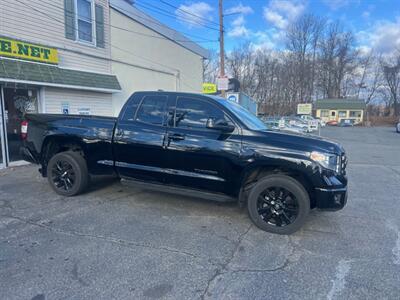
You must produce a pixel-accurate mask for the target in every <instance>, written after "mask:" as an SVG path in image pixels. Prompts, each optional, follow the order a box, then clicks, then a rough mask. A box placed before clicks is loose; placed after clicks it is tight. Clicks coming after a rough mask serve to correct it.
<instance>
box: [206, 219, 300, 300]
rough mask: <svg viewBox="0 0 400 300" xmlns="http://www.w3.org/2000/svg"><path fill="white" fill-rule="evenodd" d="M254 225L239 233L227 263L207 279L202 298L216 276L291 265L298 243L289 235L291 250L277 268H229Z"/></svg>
mask: <svg viewBox="0 0 400 300" xmlns="http://www.w3.org/2000/svg"><path fill="white" fill-rule="evenodd" d="M252 227H253V224H250V226H249V227H248V228H247V230H246V231H244V232H243V233H242V234H240V235H239V237H238V239H237V241H236V245H235V248H234V249H233V251H232V254H231V255H230V257H229V258H228V260H227V261H226V263H225V264H223V265H222V266H221V268H219V269H217V270H216V271H215V273H214V274H213V276H212V277H211V278H210V279H209V280H208V281H207V285H206V288H205V289H204V291H203V293H202V294H201V296H200V299H202V300H204V299H205V297H206V296H207V295H209V290H210V286H211V284H212V283H213V282H214V281H215V280H216V278H218V277H219V276H221V275H224V274H229V273H231V274H235V273H262V272H265V273H267V272H270V273H271V272H276V271H281V270H284V269H285V268H286V267H287V266H288V265H289V263H290V258H291V256H292V255H293V254H294V252H295V251H296V245H294V243H293V241H292V239H291V237H290V236H289V237H288V244H289V245H290V246H291V250H290V251H289V253H288V254H287V255H286V258H285V260H284V262H283V263H282V264H280V265H279V266H277V267H276V268H272V269H235V270H228V266H229V264H230V263H231V262H232V260H233V259H234V258H235V255H236V253H237V251H238V249H239V246H240V244H241V243H242V241H243V239H244V238H245V236H246V235H247V234H248V233H249V231H250V229H251V228H252Z"/></svg>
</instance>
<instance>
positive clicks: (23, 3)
mask: <svg viewBox="0 0 400 300" xmlns="http://www.w3.org/2000/svg"><path fill="white" fill-rule="evenodd" d="M15 1H16V2H18V3H20V4H22V5H25V6H26V7H29V8H30V9H32V10H34V11H36V12H38V13H40V14H42V15H44V16H46V17H48V18H49V19H52V20H54V21H56V22H58V23H60V24H62V25H64V26H67V24H65V22H63V21H60V20H59V19H57V18H55V17H53V16H51V15H49V14H46V13H45V12H43V11H41V10H39V9H36V8H35V7H32V6H30V5H29V4H27V3H25V2H22V1H20V0H15ZM71 28H73V29H75V27H74V26H71ZM77 31H78V32H82V31H81V30H79V29H77ZM84 33H85V32H84ZM42 36H45V35H43V34H42ZM104 44H108V45H109V46H110V47H112V48H115V49H118V50H120V51H123V52H125V53H127V54H129V55H131V56H132V57H135V58H140V59H142V60H145V61H148V62H150V63H153V64H155V65H159V66H162V67H164V68H167V69H170V70H173V71H174V72H178V74H179V77H184V76H182V73H181V72H180V70H179V69H175V68H173V67H170V66H167V65H164V64H161V63H159V62H155V61H152V60H150V59H148V58H145V57H142V56H140V55H137V54H133V53H132V52H130V51H127V50H125V49H122V48H119V47H117V46H115V45H112V44H111V42H107V41H104ZM182 79H183V78H182ZM181 83H182V84H184V85H186V86H188V87H190V88H192V89H194V90H196V89H197V88H194V87H192V86H190V85H188V84H186V83H184V82H183V81H182V82H181Z"/></svg>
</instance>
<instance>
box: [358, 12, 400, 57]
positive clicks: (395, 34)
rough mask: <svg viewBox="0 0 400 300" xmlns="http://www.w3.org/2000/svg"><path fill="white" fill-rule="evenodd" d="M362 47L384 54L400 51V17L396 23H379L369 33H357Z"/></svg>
mask: <svg viewBox="0 0 400 300" xmlns="http://www.w3.org/2000/svg"><path fill="white" fill-rule="evenodd" d="M357 40H358V42H359V44H360V47H368V48H372V49H374V50H375V51H377V52H380V53H383V54H390V53H393V52H395V51H397V50H399V49H400V17H397V19H396V20H395V21H394V22H390V21H387V20H385V21H378V22H376V23H375V25H373V26H372V28H371V29H370V30H368V31H360V32H358V33H357Z"/></svg>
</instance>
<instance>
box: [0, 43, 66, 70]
mask: <svg viewBox="0 0 400 300" xmlns="http://www.w3.org/2000/svg"><path fill="white" fill-rule="evenodd" d="M1 56H3V57H13V58H21V59H25V60H31V61H37V62H43V63H49V64H57V63H58V53H57V49H55V48H48V47H44V46H40V45H35V44H30V43H25V42H21V41H16V40H11V39H6V38H2V37H0V57H1Z"/></svg>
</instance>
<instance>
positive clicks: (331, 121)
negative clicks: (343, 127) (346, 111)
mask: <svg viewBox="0 0 400 300" xmlns="http://www.w3.org/2000/svg"><path fill="white" fill-rule="evenodd" d="M326 125H328V126H337V125H338V121H336V120H330V121H328V122H326Z"/></svg>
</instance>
